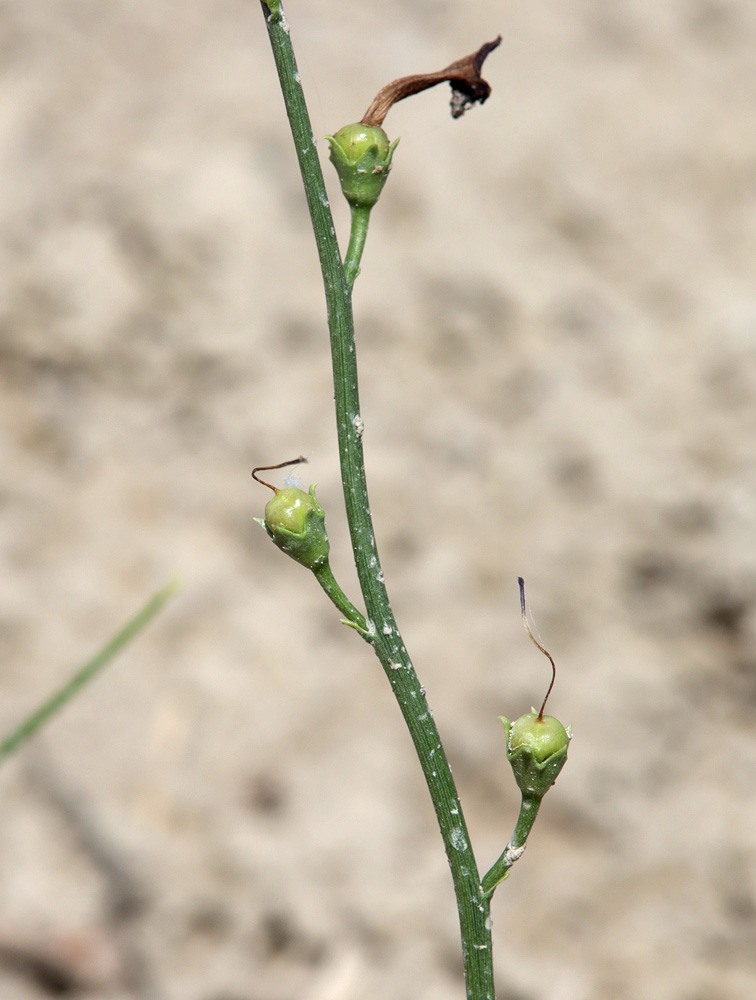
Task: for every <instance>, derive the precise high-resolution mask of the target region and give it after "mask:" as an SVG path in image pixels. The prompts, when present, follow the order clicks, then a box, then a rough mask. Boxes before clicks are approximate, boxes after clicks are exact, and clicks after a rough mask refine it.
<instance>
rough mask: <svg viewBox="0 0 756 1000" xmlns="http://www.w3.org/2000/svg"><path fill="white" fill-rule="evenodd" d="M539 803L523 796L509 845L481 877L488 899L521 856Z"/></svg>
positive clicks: (532, 798) (533, 798) (527, 796)
mask: <svg viewBox="0 0 756 1000" xmlns="http://www.w3.org/2000/svg"><path fill="white" fill-rule="evenodd" d="M541 802H542V799H540V798H535V797H534V796H530V795H523V797H522V804H521V805H520V815H519V816H518V817H517V823H516V824H515V828H514V832H513V833H512V836H511V837H510V840H509V843H508V844H507V846H506V847H505V848H504V850H503V851H502V853H501V855H500V856H499V857H498V858H497V859H496V861H494V863H493V864H492V865H491V867H490V868H489V869H488V871H487V872H486V874H485V875H484V876H483V883H482V884H483V892H484V893H485V894H486V896H487V897H488V898H489V899H490V898H491V896H493V894H494V890H495V889H496V886H497V885H498V884H499V883H500V882H503V881H504V879H505V878H506V877H507V875H508V874H509V869H510V868H511V867H512V865H513V864H514V863H515V861H517V859H518V858H519V857H521V856H522V852H523V851H524V850H525V842H526V841H527V839H528V836H529V834H530V831H531V829H532V828H533V824H534V823H535V818H536V816H537V815H538V810H539V809H540V806H541Z"/></svg>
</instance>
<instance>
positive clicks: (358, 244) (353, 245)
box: [344, 205, 370, 292]
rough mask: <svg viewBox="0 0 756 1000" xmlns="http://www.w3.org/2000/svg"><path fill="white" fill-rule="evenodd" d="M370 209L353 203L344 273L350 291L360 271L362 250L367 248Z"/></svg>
mask: <svg viewBox="0 0 756 1000" xmlns="http://www.w3.org/2000/svg"><path fill="white" fill-rule="evenodd" d="M369 223H370V209H369V208H366V207H365V206H364V205H352V225H351V229H350V232H349V246H348V247H347V252H346V257H345V258H344V273H345V274H346V279H347V284H348V285H349V291H350V292H351V291H352V289H353V288H354V283H355V281H356V280H357V275H358V274H359V273H360V261H361V260H362V251H363V250H364V249H365V240H366V239H367V231H368V225H369Z"/></svg>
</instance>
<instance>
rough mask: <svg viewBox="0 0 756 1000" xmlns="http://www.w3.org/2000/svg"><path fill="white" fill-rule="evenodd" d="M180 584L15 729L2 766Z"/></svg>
mask: <svg viewBox="0 0 756 1000" xmlns="http://www.w3.org/2000/svg"><path fill="white" fill-rule="evenodd" d="M178 589H179V584H178V582H177V581H176V580H173V581H172V582H171V583H169V584H167V585H166V586H165V587H163V589H162V590H159V591H158V593H157V594H155V596H154V597H152V598H150V600H149V601H148V602H147V603H146V604H145V605H144V607H143V608H142V609H141V610H140V611H138V612H137V613H136V615H134V617H133V618H132V619H131V620H130V621H128V622H127V623H126V624H125V625H124V626H123V628H122V629H121V630H120V631H119V632H116V634H115V635H114V636H113V637H112V638H111V639H110V640H108V642H107V643H106V644H105V645H104V646H103V647H102V649H101V650H100V651H99V653H97V654H96V655H95V656H93V657H92V659H91V660H88V661H87V663H85V664H84V666H82V667H80V668H79V670H77V671H76V673H75V674H73V676H71V677H69V678H68V680H67V681H65V683H64V684H63V685H62V686H61V687H59V688H58V690H57V691H55V692H54V693H53V694H52V695H51V696H50V697H49V698H48V699H47V700H46V701H45V702H43V703H42V704H41V705H40V706H39V708H37V709H36V710H35V711H34V712H32V713H31V715H29V716H27V718H25V719H24V721H23V722H22V723H21V724H20V725H18V726H16V728H15V729H13V730H12V731H11V732H10V733H8V735H7V736H6V737H5V738H4V739H3V740H2V742H0V764H2V762H3V761H4V760H5V758H6V757H9V756H10V755H11V754H12V753H14V752H15V751H16V750H18V749H19V747H20V746H21V745H22V744H23V743H25V742H26V741H27V740H28V739H31V737H32V736H34V734H35V733H36V732H37V731H38V730H39V729H41V728H42V726H44V725H45V723H46V722H49V721H50V719H51V718H52V717H53V716H54V715H57V713H58V712H59V711H60V710H61V709H62V708H63V707H64V706H65V705H67V704H68V702H69V701H71V699H72V698H74V697H75V696H76V695H77V694H78V693H79V691H81V689H82V688H83V687H84V686H85V685H86V684H88V683H89V682H90V681H91V680H93V679H94V677H96V675H97V674H98V673H99V672H100V671H101V670H102V669H103V667H105V666H107V664H108V663H110V661H111V660H112V659H113V658H114V657H115V656H116V655H117V654H118V653H120V652H121V650H122V649H123V648H124V647H125V646H127V645H128V644H129V643H130V642H131V640H132V639H134V638H135V637H136V635H138V633H139V632H141V631H142V629H143V628H144V627H145V626H146V625H148V624H149V623H150V622H151V621H152V619H153V618H154V617H155V616H156V615H157V614H158V612H159V611H161V610H162V609H163V607H164V606H165V605H166V604H167V603H168V601H169V600H170V599H171V598H172V597H173V595H174V594H175V593H176V591H177V590H178Z"/></svg>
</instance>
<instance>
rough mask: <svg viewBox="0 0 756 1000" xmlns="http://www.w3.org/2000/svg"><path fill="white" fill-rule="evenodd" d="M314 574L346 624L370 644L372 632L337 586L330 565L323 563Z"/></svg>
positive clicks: (363, 617) (360, 614)
mask: <svg viewBox="0 0 756 1000" xmlns="http://www.w3.org/2000/svg"><path fill="white" fill-rule="evenodd" d="M314 573H315V579H316V580H317V581H318V583H319V584H320V586H321V587H322V588H323V590H324V591H325V592H326V594H327V595H328V597H329V598H330V599H331V601H333V603H334V604H335V605H336V607H337V608H338V610H339V611H340V612H341V613H342V615H344V617H345V618H346V620H347V624H348V625H352V626H353V627H354V628H356V629H357V631H358V632H360V633H361V634H362V635H363V637H364V638H365V639H367V640H368V642H370V641H371V640H372V632H371V631H370V629H369V628H368V623H367V621H366V620H365V616H364V615H363V614H362V613H361V612H359V611H358V610H357V608H355V606H354V605H353V604H352V602H351V601H350V600H349V598H348V597H347V596H346V594H345V593H344V591H343V590H342V589H341V587H340V586H339V585H338V583H337V582H336V577H335V576H334V575H333V571H332V570H331V567H330V565H329V564H328V563H325V564H324V565H323V566H320V567H319V568H318V569H316V570H315V571H314Z"/></svg>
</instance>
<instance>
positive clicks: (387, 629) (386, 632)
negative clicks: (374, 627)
mask: <svg viewBox="0 0 756 1000" xmlns="http://www.w3.org/2000/svg"><path fill="white" fill-rule="evenodd" d="M381 631H382V632H383V634H384V635H391V633H392V632H393V629H392V628H391V626H390V625H389V623H388V622H384V623H383V628H382V629H381Z"/></svg>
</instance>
